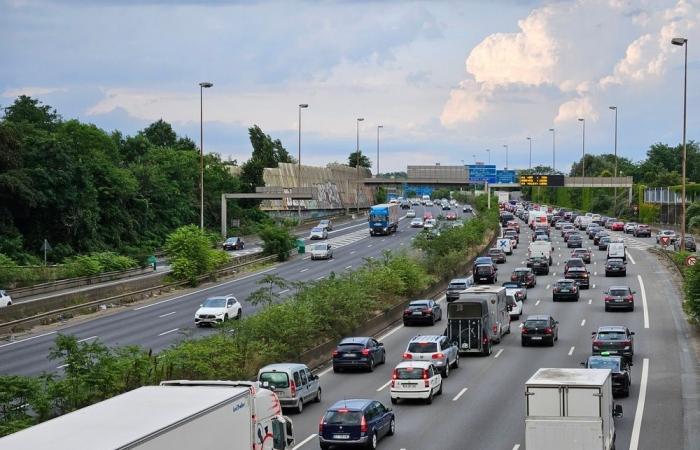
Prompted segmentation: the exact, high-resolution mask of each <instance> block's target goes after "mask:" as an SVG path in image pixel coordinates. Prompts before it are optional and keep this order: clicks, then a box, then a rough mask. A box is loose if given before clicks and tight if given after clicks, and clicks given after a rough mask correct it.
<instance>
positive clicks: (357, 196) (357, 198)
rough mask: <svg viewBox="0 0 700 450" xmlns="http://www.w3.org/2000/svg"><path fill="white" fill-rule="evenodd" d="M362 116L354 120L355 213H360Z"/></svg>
mask: <svg viewBox="0 0 700 450" xmlns="http://www.w3.org/2000/svg"><path fill="white" fill-rule="evenodd" d="M363 120H365V119H364V117H358V118H357V120H356V121H355V124H356V126H357V146H356V147H355V169H356V171H357V189H356V192H355V206H356V208H357V215H358V216H359V215H360V122H362V121H363Z"/></svg>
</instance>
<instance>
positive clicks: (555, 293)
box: [552, 280, 579, 302]
mask: <svg viewBox="0 0 700 450" xmlns="http://www.w3.org/2000/svg"><path fill="white" fill-rule="evenodd" d="M578 299H579V291H578V286H577V285H576V282H575V281H574V280H557V282H556V283H555V284H554V289H553V290H552V301H553V302H557V301H559V300H573V301H575V302H577V301H578Z"/></svg>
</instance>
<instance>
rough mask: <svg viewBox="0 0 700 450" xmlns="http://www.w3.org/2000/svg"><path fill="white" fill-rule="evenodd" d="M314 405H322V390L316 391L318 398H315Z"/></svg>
mask: <svg viewBox="0 0 700 450" xmlns="http://www.w3.org/2000/svg"><path fill="white" fill-rule="evenodd" d="M314 403H321V388H318V391H316V398H314Z"/></svg>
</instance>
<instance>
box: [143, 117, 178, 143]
mask: <svg viewBox="0 0 700 450" xmlns="http://www.w3.org/2000/svg"><path fill="white" fill-rule="evenodd" d="M139 134H141V135H142V136H144V137H145V138H146V139H148V141H149V142H150V143H151V144H153V145H155V146H156V147H174V146H175V144H177V134H175V131H174V130H173V127H172V126H171V125H170V124H169V123H168V122H165V121H163V119H158V121H156V122H153V123H152V124H150V125H149V126H147V127H146V128H145V129H144V130H143V131H141V133H139Z"/></svg>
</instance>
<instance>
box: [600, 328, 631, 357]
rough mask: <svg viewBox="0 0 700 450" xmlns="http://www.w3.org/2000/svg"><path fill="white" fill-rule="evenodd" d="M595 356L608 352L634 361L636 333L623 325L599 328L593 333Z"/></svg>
mask: <svg viewBox="0 0 700 450" xmlns="http://www.w3.org/2000/svg"><path fill="white" fill-rule="evenodd" d="M591 335H592V336H593V343H592V345H591V347H592V350H593V354H594V355H600V354H601V353H602V352H608V353H610V354H611V355H618V356H622V357H623V358H626V359H627V360H629V361H632V358H633V357H634V331H630V330H629V328H627V327H625V326H622V325H615V326H606V327H599V328H598V331H594V332H592V333H591Z"/></svg>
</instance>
